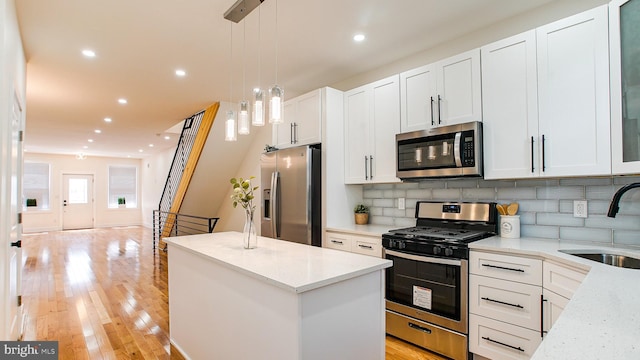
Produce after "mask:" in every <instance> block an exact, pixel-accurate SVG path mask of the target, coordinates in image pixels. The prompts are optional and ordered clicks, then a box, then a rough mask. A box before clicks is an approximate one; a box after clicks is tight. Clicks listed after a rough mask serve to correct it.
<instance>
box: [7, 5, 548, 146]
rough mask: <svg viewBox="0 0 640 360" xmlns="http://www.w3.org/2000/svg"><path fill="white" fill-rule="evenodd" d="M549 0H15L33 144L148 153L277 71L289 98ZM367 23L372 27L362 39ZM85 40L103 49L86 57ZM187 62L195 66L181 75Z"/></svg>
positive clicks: (168, 143) (267, 81)
mask: <svg viewBox="0 0 640 360" xmlns="http://www.w3.org/2000/svg"><path fill="white" fill-rule="evenodd" d="M550 1H552V0H393V1H390V0H319V1H310V0H266V1H265V2H264V3H263V4H262V5H261V6H260V7H258V9H256V10H254V11H253V12H252V13H250V14H249V15H248V16H247V17H246V18H245V19H244V20H243V21H241V22H240V23H239V24H235V23H232V22H230V21H228V20H225V19H224V18H223V14H224V12H225V11H226V10H227V9H228V8H229V7H231V6H232V5H233V3H234V2H235V0H189V1H177V0H153V1H152V0H135V1H131V0H110V1H87V0H47V1H42V0H16V7H17V13H18V21H19V24H20V30H21V33H22V38H23V43H24V48H25V53H26V58H27V112H26V114H27V125H26V128H27V129H26V136H25V148H26V150H27V151H31V152H47V153H68V154H77V153H80V152H82V153H84V154H87V155H101V156H116V157H124V156H132V157H143V156H145V155H148V154H151V153H153V152H156V151H158V150H160V149H164V148H167V147H170V146H173V145H174V144H175V140H176V139H177V135H173V140H170V141H166V140H164V139H163V136H164V134H165V132H166V130H167V129H169V128H171V127H172V126H174V125H175V124H177V123H178V122H180V121H181V120H182V119H184V118H185V117H188V116H190V115H192V114H194V113H196V112H198V111H199V110H201V109H204V108H205V107H206V106H208V105H209V104H211V103H213V102H215V101H230V100H231V101H232V102H238V101H240V100H242V97H243V94H246V95H245V96H244V97H245V98H248V97H249V95H250V91H251V89H252V88H253V87H255V86H257V85H261V86H262V87H263V88H266V87H267V86H269V85H273V84H274V83H275V81H276V79H275V77H276V71H277V77H278V79H277V80H278V84H279V85H281V86H282V87H283V88H284V90H285V99H288V98H291V97H294V96H296V95H299V94H301V93H304V92H306V91H310V90H312V89H315V88H318V87H322V86H327V85H331V84H333V83H336V82H339V81H342V80H344V79H347V78H350V77H353V76H355V75H357V74H360V73H363V72H367V71H371V70H373V69H376V68H379V67H381V66H383V65H385V64H389V63H391V62H394V61H396V60H398V59H402V58H406V57H407V56H410V55H413V54H416V53H418V52H421V51H424V50H426V49H428V48H430V47H433V46H435V45H437V44H441V43H443V42H445V41H448V40H451V39H454V38H456V37H459V36H461V35H463V34H466V33H469V32H471V31H474V30H476V29H480V28H482V27H485V26H487V25H488V24H491V23H493V22H496V21H499V20H502V19H506V18H509V17H511V16H514V15H516V14H519V13H522V12H524V11H527V10H530V9H532V8H535V7H537V6H540V5H541V4H544V3H547V2H550ZM276 5H277V10H278V11H277V15H278V16H277V21H276V16H275V15H276ZM259 19H260V20H261V21H260V23H261V25H260V27H258V20H259ZM232 24H233V25H232ZM276 25H277V26H276ZM232 26H233V30H232V29H231V28H232ZM259 28H260V29H261V31H258V29H259ZM276 28H277V31H276ZM231 31H232V32H233V40H231V39H232V36H231ZM245 31H246V33H245ZM358 32H362V33H364V34H366V36H367V39H366V40H365V41H364V42H363V43H359V44H356V43H354V42H353V41H352V37H353V35H354V34H355V33H358ZM259 33H260V34H261V35H260V37H258V34H259ZM276 33H277V34H278V36H276ZM276 40H277V44H278V46H277V50H278V51H277V69H276V46H275V44H276ZM231 44H233V51H230V50H231V46H232V45H231ZM86 48H89V49H92V50H94V51H95V52H96V54H97V56H96V57H95V58H92V59H88V58H85V57H83V56H82V54H81V51H82V50H83V49H86ZM243 48H244V49H246V51H243ZM258 49H261V51H258ZM230 53H232V54H233V61H232V59H231V56H230ZM231 64H233V66H232V65H231ZM178 68H181V69H184V70H186V71H187V76H186V77H184V78H178V77H177V76H175V74H174V71H175V70H176V69H178ZM243 68H244V71H243ZM243 73H244V78H245V81H244V86H243ZM231 89H233V91H231ZM243 89H244V91H243ZM120 97H124V98H126V99H127V100H128V104H127V105H120V104H118V103H117V99H118V98H120ZM105 117H110V118H112V119H113V122H112V123H110V124H107V123H105V122H104V121H103V118H105ZM95 129H100V130H102V133H101V134H96V133H94V130H95ZM88 139H94V142H93V143H89V142H88ZM148 144H154V147H153V148H150V147H149V146H148ZM84 146H88V148H86V149H85V148H83V147H84ZM139 149H142V150H144V152H139Z"/></svg>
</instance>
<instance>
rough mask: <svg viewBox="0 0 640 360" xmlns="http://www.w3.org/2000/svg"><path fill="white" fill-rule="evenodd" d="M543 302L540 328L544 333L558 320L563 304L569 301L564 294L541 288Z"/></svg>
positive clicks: (565, 304)
mask: <svg viewBox="0 0 640 360" xmlns="http://www.w3.org/2000/svg"><path fill="white" fill-rule="evenodd" d="M542 297H543V298H544V302H543V305H542V306H543V309H542V313H543V317H544V319H543V320H542V329H543V331H544V332H545V333H546V332H548V331H549V330H550V329H551V326H553V324H554V323H555V322H556V320H558V317H560V314H561V313H562V311H563V310H564V308H565V306H567V304H568V303H569V300H570V299H567V298H566V297H564V296H560V295H558V294H556V293H554V292H553V291H551V290H547V289H542Z"/></svg>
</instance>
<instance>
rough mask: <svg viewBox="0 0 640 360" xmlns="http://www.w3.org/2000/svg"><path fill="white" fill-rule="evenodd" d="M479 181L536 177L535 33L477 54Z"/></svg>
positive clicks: (503, 42)
mask: <svg viewBox="0 0 640 360" xmlns="http://www.w3.org/2000/svg"><path fill="white" fill-rule="evenodd" d="M481 56H482V113H483V119H484V121H483V129H482V131H483V136H484V139H483V140H484V148H485V151H484V177H485V178H486V179H505V178H506V179H509V178H526V177H531V176H536V175H537V174H539V165H538V163H539V161H540V160H539V157H538V152H537V151H536V150H535V149H537V139H538V80H537V71H536V61H537V60H536V32H535V30H531V31H527V32H525V33H522V34H519V35H516V36H512V37H510V38H507V39H504V40H500V41H497V42H495V43H492V44H489V45H486V46H483V47H482V48H481Z"/></svg>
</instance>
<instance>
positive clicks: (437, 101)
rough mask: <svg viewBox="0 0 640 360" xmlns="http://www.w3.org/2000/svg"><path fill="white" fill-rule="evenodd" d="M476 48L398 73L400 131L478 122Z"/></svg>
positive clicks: (478, 53) (480, 118) (477, 57)
mask: <svg viewBox="0 0 640 360" xmlns="http://www.w3.org/2000/svg"><path fill="white" fill-rule="evenodd" d="M480 91H481V90H480V50H479V49H474V50H471V51H467V52H464V53H462V54H459V55H456V56H452V57H450V58H447V59H444V60H441V61H438V62H436V63H433V64H429V65H425V66H422V67H419V68H416V69H413V70H409V71H405V72H403V73H401V74H400V99H401V111H400V113H401V125H400V130H401V132H409V131H415V130H425V129H430V128H433V127H438V126H443V125H454V124H460V123H465V122H470V121H482V112H481V106H482V102H481V94H480Z"/></svg>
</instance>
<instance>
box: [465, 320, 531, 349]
mask: <svg viewBox="0 0 640 360" xmlns="http://www.w3.org/2000/svg"><path fill="white" fill-rule="evenodd" d="M541 342H542V338H541V337H540V332H539V331H533V330H529V329H525V328H522V327H519V326H516V325H511V324H507V323H503V322H501V321H497V320H492V319H488V318H485V317H483V316H479V315H475V314H471V315H470V316H469V351H471V352H472V353H474V354H478V355H481V356H484V357H487V358H489V359H493V360H503V359H529V358H530V357H531V356H532V355H533V353H534V352H535V351H536V349H537V348H538V346H539V345H540V343H541Z"/></svg>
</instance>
